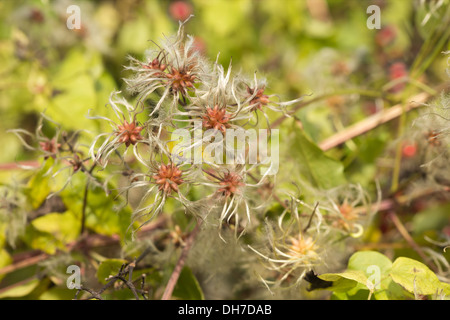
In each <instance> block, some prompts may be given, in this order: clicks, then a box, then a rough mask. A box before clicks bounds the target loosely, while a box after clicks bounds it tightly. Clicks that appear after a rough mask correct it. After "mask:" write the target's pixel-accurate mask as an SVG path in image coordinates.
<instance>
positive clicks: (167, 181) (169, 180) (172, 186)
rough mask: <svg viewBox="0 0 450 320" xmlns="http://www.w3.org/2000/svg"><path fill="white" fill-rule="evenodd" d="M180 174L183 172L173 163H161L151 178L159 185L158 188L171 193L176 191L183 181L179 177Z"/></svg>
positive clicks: (180, 176)
mask: <svg viewBox="0 0 450 320" xmlns="http://www.w3.org/2000/svg"><path fill="white" fill-rule="evenodd" d="M182 175H183V172H182V171H181V170H180V169H179V168H178V167H177V166H176V165H175V164H173V163H172V164H168V165H165V164H161V166H160V167H159V169H158V172H157V174H155V175H154V176H153V179H155V181H156V184H158V185H159V190H161V191H164V192H165V193H171V192H172V191H175V192H177V193H178V186H179V185H180V184H182V183H183V182H184V181H183V179H181V178H182Z"/></svg>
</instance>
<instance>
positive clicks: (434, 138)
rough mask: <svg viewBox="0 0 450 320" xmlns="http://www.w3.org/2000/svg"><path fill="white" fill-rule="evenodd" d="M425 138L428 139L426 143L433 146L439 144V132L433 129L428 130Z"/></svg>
mask: <svg viewBox="0 0 450 320" xmlns="http://www.w3.org/2000/svg"><path fill="white" fill-rule="evenodd" d="M426 138H427V140H428V143H429V144H430V145H432V146H434V147H438V146H440V145H441V141H440V140H439V134H438V133H437V132H436V131H434V130H430V131H428V133H427V135H426Z"/></svg>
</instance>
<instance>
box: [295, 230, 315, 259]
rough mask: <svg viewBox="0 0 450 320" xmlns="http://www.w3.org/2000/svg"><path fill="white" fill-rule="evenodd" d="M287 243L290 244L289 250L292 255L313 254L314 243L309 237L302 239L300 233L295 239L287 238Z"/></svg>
mask: <svg viewBox="0 0 450 320" xmlns="http://www.w3.org/2000/svg"><path fill="white" fill-rule="evenodd" d="M289 242H290V243H291V245H290V247H289V249H290V250H291V252H292V253H294V254H296V255H299V256H304V255H310V254H314V253H315V247H316V245H315V241H314V240H313V238H311V237H307V238H304V237H303V235H302V234H301V233H299V235H298V237H297V238H294V237H289Z"/></svg>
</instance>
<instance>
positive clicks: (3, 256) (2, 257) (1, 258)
mask: <svg viewBox="0 0 450 320" xmlns="http://www.w3.org/2000/svg"><path fill="white" fill-rule="evenodd" d="M11 263H12V258H11V256H10V255H9V253H8V252H7V251H6V250H5V249H0V269H1V268H3V267H6V266H8V265H10V264H11ZM4 276H5V274H0V282H1V281H2V279H3V277H4Z"/></svg>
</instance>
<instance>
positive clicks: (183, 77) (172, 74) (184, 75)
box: [166, 67, 196, 95]
mask: <svg viewBox="0 0 450 320" xmlns="http://www.w3.org/2000/svg"><path fill="white" fill-rule="evenodd" d="M169 68H170V69H169V73H168V74H166V77H167V78H168V79H169V80H170V81H171V84H170V85H171V88H172V91H173V93H176V92H181V94H183V95H186V94H187V89H188V88H193V87H194V81H195V78H196V77H195V75H193V74H191V72H190V71H189V70H186V68H181V69H176V68H174V67H169Z"/></svg>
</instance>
